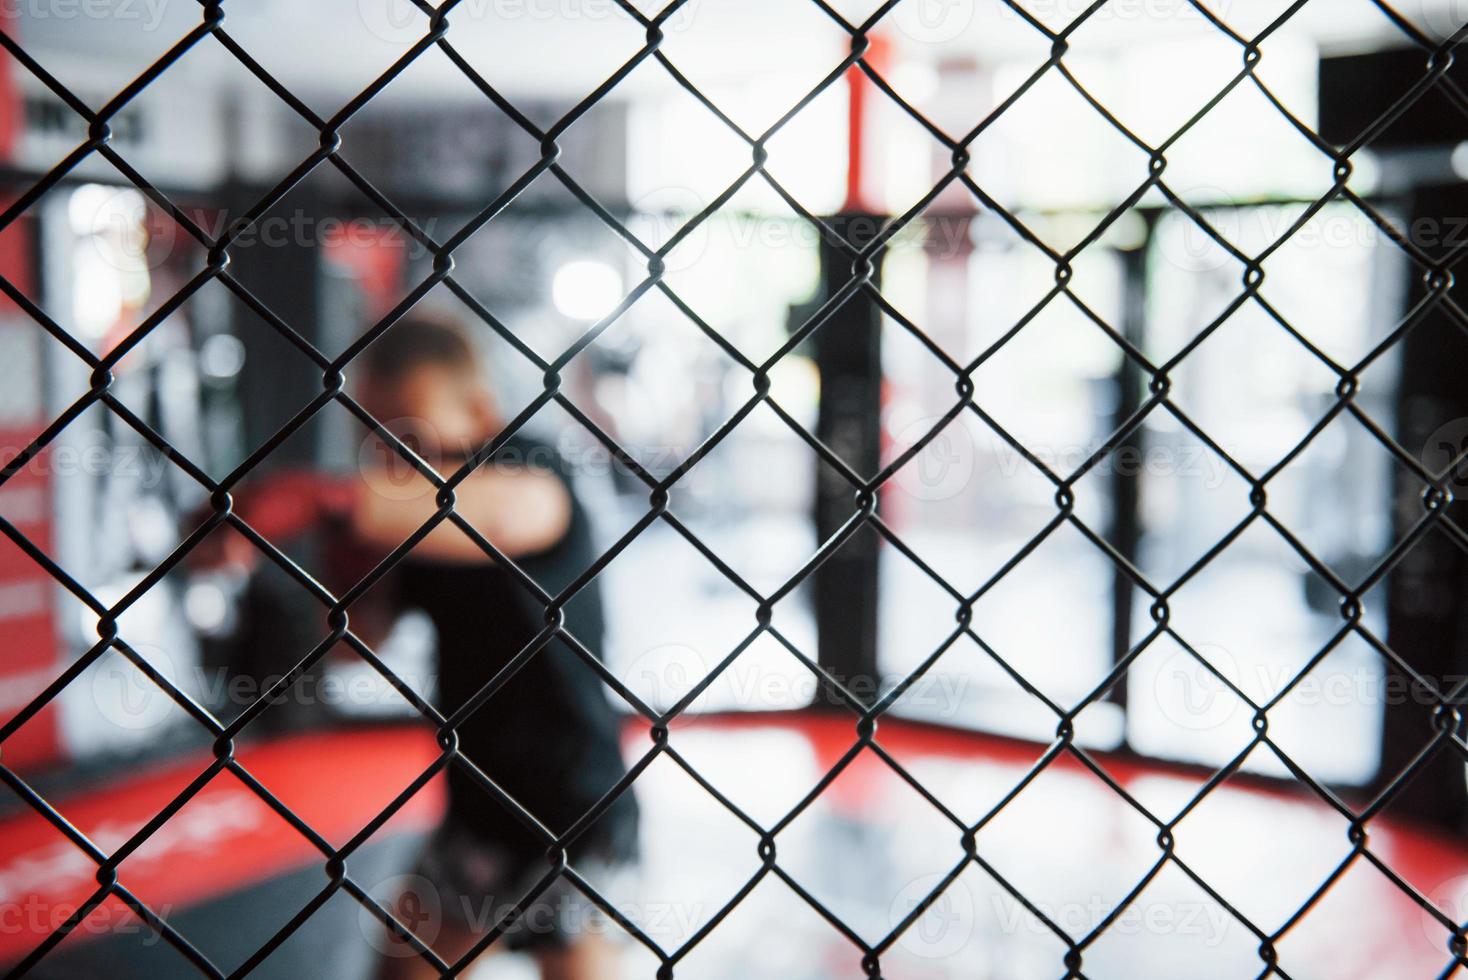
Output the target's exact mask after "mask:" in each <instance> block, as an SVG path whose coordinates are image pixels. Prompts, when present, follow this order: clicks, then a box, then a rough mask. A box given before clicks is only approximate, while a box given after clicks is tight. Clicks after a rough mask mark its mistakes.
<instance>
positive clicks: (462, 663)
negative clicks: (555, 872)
mask: <svg viewBox="0 0 1468 980" xmlns="http://www.w3.org/2000/svg"><path fill="white" fill-rule="evenodd" d="M488 465H529V466H532V467H537V468H542V469H545V470H548V471H550V472H553V473H555V474H556V475H558V476H559V477H560V478H561V479H562V480H563V481H564V482H565V483H566V485H567V488H568V490H569V488H570V480H569V478H568V476H569V474H568V473H567V471H566V467H565V463H564V461H563V460H562V459H561V458H560V456H559V455H558V454H557V453H555V451H554V450H553V449H552V448H551V447H550V446H548V445H546V444H544V443H541V442H537V441H534V440H531V439H527V438H523V437H519V436H517V437H515V438H512V439H511V440H509V441H508V442H507V443H506V445H505V446H504V447H503V448H502V450H501V451H500V452H499V453H498V454H496V457H495V460H494V461H492V462H491V463H490V464H488ZM596 557H597V555H596V551H595V548H594V544H593V541H592V535H591V529H590V527H589V525H588V522H587V518H586V514H585V512H584V511H583V509H582V507H581V505H580V504H579V502H576V501H575V500H574V496H573V501H572V514H571V522H570V525H569V527H568V529H567V532H566V534H565V535H564V536H563V537H562V539H561V540H560V541H559V542H557V543H556V544H555V545H554V546H553V547H551V548H549V549H548V550H546V551H544V552H542V553H540V554H536V555H530V556H524V557H522V558H521V559H519V560H518V561H517V564H518V565H519V566H520V568H521V569H522V570H524V572H525V573H526V574H527V575H529V576H530V577H531V578H532V579H534V580H535V581H536V582H538V583H539V584H540V587H541V588H542V589H544V590H545V591H546V592H548V593H550V594H551V595H553V596H554V595H558V594H559V593H560V592H561V591H562V590H563V589H565V588H566V587H567V586H568V585H570V584H571V582H573V581H574V580H575V579H576V578H577V577H578V576H579V575H581V574H582V573H583V572H584V571H585V570H586V569H587V568H588V567H590V565H591V564H592V563H593V562H594V561H595V560H596ZM398 583H399V585H398V587H399V598H400V601H401V607H402V608H417V609H421V610H423V611H424V612H425V613H426V614H427V615H428V617H429V618H430V619H431V620H432V621H433V625H434V627H435V629H436V631H437V633H438V667H439V677H438V696H437V700H438V705H437V706H438V707H439V709H440V710H441V711H443V712H444V714H445V715H449V714H452V713H453V712H454V711H457V710H458V709H459V708H460V707H461V706H463V704H464V703H465V702H466V701H468V700H469V699H470V698H472V697H473V696H474V695H475V694H476V693H477V692H478V691H479V690H480V689H481V688H483V687H484V686H485V685H486V684H488V683H489V682H490V680H491V679H492V678H493V677H494V676H495V674H496V673H497V672H498V671H499V670H500V669H501V668H502V667H504V666H505V665H506V664H508V663H509V662H510V661H511V660H513V659H515V657H516V656H517V655H518V654H519V653H520V652H521V651H522V650H523V649H524V648H525V646H526V644H528V643H529V642H530V641H531V640H532V639H534V637H535V636H536V635H537V633H539V631H540V630H541V629H542V628H543V627H544V625H545V622H546V618H545V607H544V605H543V604H542V603H541V602H540V601H539V600H538V599H536V598H535V597H534V596H533V594H532V593H531V592H530V591H529V590H528V589H527V588H525V586H524V585H522V584H521V583H520V582H519V581H517V579H516V578H515V577H514V576H513V575H512V573H511V572H510V571H509V570H507V569H505V568H501V567H499V566H497V565H494V564H491V563H489V562H488V561H486V562H485V563H484V564H462V563H460V564H448V563H439V562H426V561H418V560H409V561H406V562H404V563H403V565H402V566H401V573H400V575H399V576H398ZM564 612H565V621H564V628H565V630H566V631H568V632H569V633H570V634H571V635H572V636H574V637H575V638H576V639H577V640H579V641H580V642H581V644H582V645H583V646H585V647H586V648H587V649H589V650H590V651H591V652H592V653H593V654H595V655H597V656H598V657H599V656H600V655H601V651H602V643H603V616H602V606H601V597H600V595H599V593H598V590H597V583H596V582H595V580H593V581H592V582H590V583H589V584H587V585H586V586H585V587H584V588H583V589H582V590H581V591H580V592H578V593H577V594H576V595H575V597H574V598H572V599H571V600H569V601H568V602H567V603H566V606H565V609H564ZM607 690H608V689H607V688H606V686H605V684H603V682H602V680H601V678H600V677H598V676H597V674H596V673H595V671H594V670H593V669H592V668H591V666H589V665H588V664H587V663H585V661H584V660H583V659H582V658H581V657H580V656H578V655H577V654H576V653H575V652H574V651H573V650H572V649H571V648H570V647H569V646H568V645H567V644H566V643H565V642H564V641H563V640H562V639H560V638H557V639H554V640H552V641H551V642H550V643H549V644H547V645H546V646H545V647H543V648H541V649H540V650H539V651H538V652H537V653H535V654H534V655H533V656H532V657H531V658H530V659H529V661H528V662H526V663H525V664H524V666H522V667H521V668H520V669H519V671H518V672H517V673H515V675H514V676H513V677H512V678H511V679H510V680H509V681H508V682H507V683H506V684H505V685H504V686H503V687H501V688H500V689H499V690H498V691H496V692H495V694H494V695H493V696H492V697H490V698H489V700H488V701H486V702H485V703H484V704H482V705H481V706H480V707H479V708H478V709H477V710H476V711H475V712H474V713H473V714H471V715H470V716H469V717H468V718H467V719H465V720H464V721H463V722H462V723H461V724H460V725H459V726H458V728H457V732H458V736H459V750H460V752H461V753H463V754H464V755H465V756H467V757H468V758H469V759H472V760H473V761H474V762H475V764H477V765H478V766H479V768H480V769H482V770H483V771H484V773H485V774H486V775H488V776H489V777H490V778H491V779H493V780H494V781H495V782H496V783H497V784H498V785H499V786H500V788H501V789H503V790H504V791H505V792H507V793H509V794H510V795H511V796H512V797H514V798H515V799H516V800H517V801H518V802H519V803H520V805H521V806H523V807H525V808H526V809H527V810H529V811H530V812H531V813H532V814H534V815H535V817H536V818H537V819H539V820H540V822H541V823H543V824H545V825H546V826H547V827H549V828H550V829H551V830H552V831H553V832H555V833H557V834H559V833H562V832H564V831H565V830H566V829H567V828H569V827H570V826H571V824H572V823H574V822H575V821H576V820H578V819H579V818H580V817H581V816H582V814H584V813H585V812H586V811H587V810H589V809H590V808H591V807H592V806H593V805H594V804H595V803H596V801H597V800H598V799H600V798H601V796H602V795H603V794H605V793H606V792H607V790H609V789H610V788H611V787H612V785H613V784H614V783H615V782H616V781H617V780H618V779H620V778H621V777H622V776H623V775H625V773H626V768H625V765H624V763H623V761H622V756H621V752H620V750H619V746H618V729H619V724H618V712H617V711H616V710H615V709H614V708H613V707H612V705H611V703H610V702H609V701H608V699H607ZM614 696H615V695H614ZM448 774H449V775H448V781H449V809H450V816H451V817H452V818H453V819H454V820H456V821H458V822H459V823H460V825H462V826H463V827H465V828H467V829H469V830H471V831H473V832H475V833H481V834H483V835H484V836H486V837H489V838H492V839H494V840H495V841H496V842H497V843H500V844H502V845H505V846H514V845H516V844H524V845H525V846H527V847H532V848H536V849H537V850H543V846H542V844H541V843H540V842H539V841H537V840H536V839H535V838H534V837H533V835H531V834H529V833H528V832H527V831H526V830H525V829H524V825H523V824H522V823H521V822H520V821H519V820H518V819H517V818H516V817H514V816H513V815H512V814H510V813H509V812H508V811H507V810H506V809H505V807H504V806H503V805H502V804H501V803H500V802H498V801H497V800H496V799H495V798H494V797H493V796H492V795H491V794H490V793H489V792H488V791H487V790H486V789H485V788H484V787H483V786H482V785H481V784H480V783H479V782H478V781H477V780H475V779H474V777H473V776H472V775H471V774H469V773H467V772H465V771H464V769H463V767H462V766H460V765H458V764H453V765H451V766H450V767H449V770H448ZM622 801H623V802H619V804H618V805H617V806H615V807H613V808H612V811H611V812H610V813H609V814H608V816H607V817H605V818H603V819H602V820H601V821H599V822H598V824H597V825H596V827H593V828H592V831H591V832H590V833H589V835H588V836H587V837H585V838H581V839H579V840H578V842H577V845H576V846H575V847H573V851H584V850H585V849H587V847H588V846H596V845H597V844H598V843H600V844H603V845H604V844H605V843H606V842H607V840H608V839H609V834H610V835H611V837H622V836H625V835H624V834H619V833H615V832H614V827H615V826H616V825H618V824H621V825H625V824H626V822H627V821H628V819H629V818H632V817H634V816H635V806H636V805H635V803H634V802H632V799H631V795H630V793H629V794H627V795H625V796H623V797H622Z"/></svg>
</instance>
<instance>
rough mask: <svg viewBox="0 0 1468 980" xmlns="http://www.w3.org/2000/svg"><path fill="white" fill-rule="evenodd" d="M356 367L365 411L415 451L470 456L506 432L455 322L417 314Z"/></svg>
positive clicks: (466, 339) (473, 353) (368, 351)
mask: <svg viewBox="0 0 1468 980" xmlns="http://www.w3.org/2000/svg"><path fill="white" fill-rule="evenodd" d="M352 365H353V366H354V367H355V368H356V369H357V373H358V376H359V378H360V379H361V381H362V385H361V388H360V392H359V397H360V399H361V401H362V403H363V405H364V406H365V407H366V408H367V410H368V411H369V412H371V413H372V414H373V415H374V416H376V418H377V419H378V421H380V422H382V423H384V424H385V425H387V427H388V428H389V429H391V430H392V431H393V433H394V434H395V435H397V436H398V437H399V438H402V439H405V440H406V441H408V442H409V443H410V444H412V443H413V442H415V441H416V442H418V443H419V445H415V446H414V448H415V449H419V450H420V451H424V450H426V451H428V452H429V453H435V452H436V453H440V454H442V455H443V456H449V457H452V456H462V455H465V454H467V453H471V452H473V451H475V450H477V449H478V448H479V447H480V446H482V445H483V444H484V443H485V442H487V441H489V439H490V438H492V437H493V436H494V434H495V433H496V432H498V431H499V429H500V426H501V422H500V418H499V414H498V412H497V411H496V409H495V404H494V398H493V397H492V395H491V393H490V389H489V382H488V380H487V378H486V377H485V373H484V366H483V364H482V363H481V361H480V355H479V352H478V351H477V350H476V348H475V346H474V343H473V342H472V341H471V340H470V339H469V335H468V333H467V331H465V330H464V328H463V327H462V326H461V325H460V324H459V323H457V322H455V321H454V320H452V319H449V318H447V317H440V316H433V315H427V314H411V313H410V314H409V315H407V316H405V317H403V318H402V319H401V320H399V321H398V322H396V323H394V324H393V325H392V326H391V327H389V328H388V330H387V332H386V333H384V334H383V335H382V336H380V337H378V338H377V339H376V340H375V341H373V342H372V344H371V345H370V346H369V347H368V348H367V349H366V350H365V351H363V352H362V353H361V354H360V355H358V357H357V358H356V359H355V360H354V361H353V362H352ZM349 370H350V368H349ZM435 443H436V445H435Z"/></svg>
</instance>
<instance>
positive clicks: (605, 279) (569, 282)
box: [551, 259, 623, 320]
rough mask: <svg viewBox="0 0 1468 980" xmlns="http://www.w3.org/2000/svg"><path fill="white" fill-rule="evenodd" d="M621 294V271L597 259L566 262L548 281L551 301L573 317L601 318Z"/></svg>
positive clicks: (620, 298)
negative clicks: (549, 281) (549, 282)
mask: <svg viewBox="0 0 1468 980" xmlns="http://www.w3.org/2000/svg"><path fill="white" fill-rule="evenodd" d="M622 295H623V293H622V274H621V273H620V272H618V271H617V270H616V269H614V268H612V267H611V266H610V265H608V264H607V263H605V262H602V261H599V260H597V259H577V260H576V261H574V262H567V263H566V264H565V265H563V266H561V267H560V268H559V269H557V270H556V275H555V278H554V279H552V280H551V302H553V303H554V304H555V306H556V309H557V310H559V311H560V312H561V315H562V316H567V317H570V318H571V319H572V320H600V319H601V318H602V317H604V316H606V315H607V314H608V313H610V312H612V310H614V309H615V308H616V306H617V304H618V303H620V302H621V301H622Z"/></svg>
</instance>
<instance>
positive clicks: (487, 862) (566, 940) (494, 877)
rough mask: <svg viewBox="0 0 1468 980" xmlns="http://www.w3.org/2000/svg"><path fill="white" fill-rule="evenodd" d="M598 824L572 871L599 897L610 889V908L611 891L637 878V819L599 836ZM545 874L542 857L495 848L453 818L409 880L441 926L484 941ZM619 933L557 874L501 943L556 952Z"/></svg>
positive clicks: (575, 850) (514, 847) (537, 852)
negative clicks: (429, 896)
mask: <svg viewBox="0 0 1468 980" xmlns="http://www.w3.org/2000/svg"><path fill="white" fill-rule="evenodd" d="M614 810H615V808H614ZM600 823H601V822H599V825H598V826H597V827H593V828H592V829H591V831H589V833H588V835H587V837H586V838H585V839H584V840H578V841H576V842H575V843H574V844H573V845H572V847H571V862H570V863H571V867H572V868H573V869H574V870H575V871H576V872H577V873H578V874H579V875H581V876H582V877H583V878H584V879H586V881H587V882H588V883H590V884H591V885H592V887H594V888H596V889H597V890H598V891H599V892H602V889H603V886H604V885H608V884H611V885H612V886H613V887H612V889H611V891H612V894H607V893H606V892H602V894H603V897H604V898H605V899H606V900H608V901H611V900H613V895H615V894H616V893H617V892H621V891H623V889H622V888H619V887H616V885H615V883H616V882H618V881H620V880H625V879H627V878H629V877H631V876H632V875H633V874H634V873H635V870H636V863H637V822H636V819H635V817H634V818H633V819H630V820H628V819H622V820H614V821H611V822H610V823H609V825H608V826H607V827H606V828H605V829H604V828H603V827H602V826H600ZM598 831H600V832H598ZM550 872H551V865H550V862H549V861H548V860H547V858H546V852H545V850H544V849H535V848H532V847H527V846H523V845H522V844H520V843H519V842H516V843H514V844H506V843H504V842H496V841H494V840H492V839H489V838H487V837H485V836H484V835H483V834H481V833H479V832H477V831H476V830H474V829H472V827H471V825H469V824H468V823H467V821H465V820H464V819H463V818H461V817H458V816H456V815H454V814H453V813H452V812H451V813H450V815H449V817H448V819H447V820H446V821H445V823H444V824H443V825H442V826H441V827H439V829H438V830H437V831H435V832H434V834H433V836H432V837H431V838H430V839H429V841H428V845H427V847H426V848H425V849H424V852H423V855H422V857H421V858H420V859H419V861H418V867H417V869H416V871H415V872H414V873H415V875H416V876H417V877H418V878H419V879H421V885H420V887H428V888H431V889H432V890H433V892H434V893H435V894H434V896H433V897H434V898H435V899H436V906H437V909H438V912H439V914H440V915H441V916H442V920H443V922H444V924H445V925H453V926H456V927H458V928H461V929H468V930H469V931H471V932H473V933H475V934H483V933H485V932H488V931H489V930H490V929H492V928H494V927H495V926H496V925H498V924H499V923H500V922H501V921H502V920H503V919H504V918H505V916H506V915H508V914H509V913H510V912H511V911H512V910H513V909H515V908H516V907H517V906H520V905H521V904H522V903H523V902H524V901H525V898H526V896H527V895H529V894H530V893H531V892H532V891H534V890H535V889H536V888H537V887H538V886H539V885H540V884H541V883H542V882H543V881H544V880H545V879H546V878H547V876H549V874H550ZM621 933H622V930H621V928H620V927H619V926H617V925H616V923H615V922H613V921H612V920H611V918H610V917H609V916H608V915H607V914H606V913H605V911H603V910H602V908H601V907H600V906H598V905H597V904H596V902H594V901H593V900H592V899H591V898H590V897H588V896H587V895H586V894H585V893H583V892H582V891H581V889H580V888H579V887H577V885H576V884H575V883H574V882H572V880H571V879H570V878H569V877H568V876H567V875H565V874H562V875H560V876H559V877H557V878H555V880H554V881H552V882H551V883H550V884H549V885H548V886H547V887H546V888H545V889H544V890H542V891H541V892H540V893H539V894H538V895H536V897H535V898H534V899H533V900H532V901H531V902H530V903H529V904H528V905H525V906H524V910H523V912H522V913H521V914H520V915H519V917H518V918H517V919H516V920H515V922H514V923H513V924H511V925H510V926H509V928H508V929H506V930H505V933H504V935H503V937H502V940H500V941H503V942H504V943H505V944H506V945H507V946H508V948H509V949H514V950H536V949H558V948H563V947H565V946H567V945H569V944H571V943H572V942H574V941H575V940H576V939H577V937H579V936H582V935H587V934H595V935H606V936H616V935H620V934H621ZM497 942H498V941H497ZM501 948H504V947H501Z"/></svg>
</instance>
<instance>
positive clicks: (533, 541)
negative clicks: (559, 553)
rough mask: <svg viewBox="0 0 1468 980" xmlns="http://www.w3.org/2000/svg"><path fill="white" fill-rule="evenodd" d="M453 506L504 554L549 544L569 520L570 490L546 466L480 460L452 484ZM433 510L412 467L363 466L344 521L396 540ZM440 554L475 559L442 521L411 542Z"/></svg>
mask: <svg viewBox="0 0 1468 980" xmlns="http://www.w3.org/2000/svg"><path fill="white" fill-rule="evenodd" d="M454 510H455V512H457V513H458V514H459V515H460V516H462V517H463V518H464V519H465V520H466V521H467V522H468V523H469V524H470V525H471V526H472V527H474V529H475V530H477V531H478V532H479V533H480V534H482V535H484V537H485V538H487V539H488V540H489V542H490V543H491V544H493V545H494V546H495V547H496V548H498V549H499V550H500V551H502V552H504V553H505V555H507V556H508V557H510V558H515V557H518V556H521V555H527V554H535V553H537V552H540V551H545V550H546V549H548V548H550V547H552V546H554V545H555V544H556V542H558V541H560V540H561V538H562V537H564V536H565V534H566V530H567V528H568V527H569V526H570V523H571V494H570V491H569V490H567V488H566V485H565V484H564V483H563V482H562V481H561V480H560V478H559V477H557V476H555V475H554V474H553V473H550V472H547V471H544V470H537V469H532V468H525V467H516V468H513V469H511V468H506V467H499V468H497V467H494V466H487V467H484V468H481V469H479V470H476V471H475V472H473V473H471V474H470V475H469V476H468V477H466V478H465V479H464V481H463V482H462V483H460V484H459V485H458V486H457V487H455V488H454ZM437 511H438V502H437V491H436V490H435V489H434V487H433V485H432V484H431V483H429V482H428V480H427V479H425V478H424V477H422V476H421V475H419V474H417V473H412V474H411V475H406V476H405V475H404V474H402V473H400V472H398V473H391V474H389V471H386V470H382V471H374V470H368V471H365V472H363V474H362V479H361V481H360V485H359V491H358V494H357V500H356V502H355V505H354V506H353V508H352V515H351V523H352V528H353V530H354V531H355V533H356V534H357V535H358V536H359V537H360V538H362V539H363V540H365V541H368V542H371V543H373V544H377V545H381V546H384V547H388V548H396V547H397V546H398V545H400V544H402V543H403V542H404V541H405V540H407V538H408V537H409V536H410V535H411V534H413V533H414V532H416V531H417V530H418V529H419V528H421V527H422V526H423V525H424V524H425V523H426V522H427V521H428V519H429V518H431V517H432V516H433V515H434V514H435V513H436V512H437ZM413 553H414V554H416V555H419V556H420V557H425V558H435V559H438V560H440V561H462V562H483V561H488V560H490V559H489V556H488V555H486V554H485V553H484V551H483V550H482V549H481V548H480V547H479V546H478V545H477V544H475V543H474V541H472V540H471V539H470V538H469V537H468V535H466V534H465V533H464V532H463V531H461V530H459V528H457V527H455V526H454V525H453V524H451V523H448V522H443V523H441V524H439V525H438V526H437V527H435V528H434V529H433V531H431V532H430V533H429V534H428V536H427V537H425V538H424V539H423V540H422V541H420V542H419V543H418V544H417V546H416V547H415V548H414V549H413Z"/></svg>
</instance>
